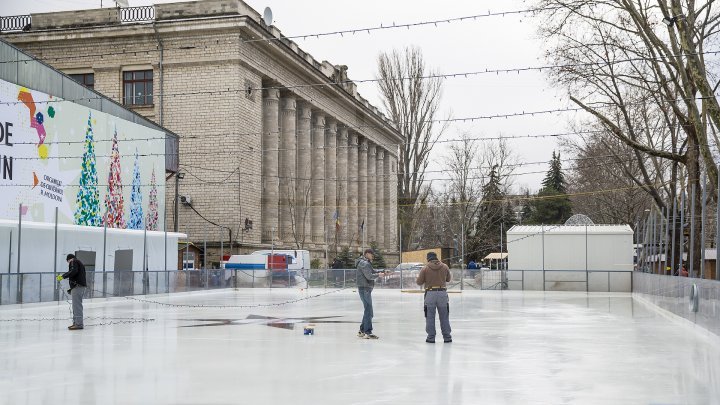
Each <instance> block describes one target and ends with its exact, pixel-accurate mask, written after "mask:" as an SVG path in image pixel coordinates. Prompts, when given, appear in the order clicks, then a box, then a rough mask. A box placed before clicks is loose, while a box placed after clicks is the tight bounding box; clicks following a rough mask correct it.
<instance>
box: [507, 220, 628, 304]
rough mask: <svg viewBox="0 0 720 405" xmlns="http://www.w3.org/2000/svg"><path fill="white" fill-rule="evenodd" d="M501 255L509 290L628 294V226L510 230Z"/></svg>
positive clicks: (530, 227)
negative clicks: (504, 256)
mask: <svg viewBox="0 0 720 405" xmlns="http://www.w3.org/2000/svg"><path fill="white" fill-rule="evenodd" d="M507 249H508V276H507V278H508V288H509V289H523V290H560V291H590V292H593V291H623V292H630V291H631V288H632V270H633V231H632V229H631V228H630V226H629V225H516V226H513V227H512V228H510V229H509V230H508V231H507Z"/></svg>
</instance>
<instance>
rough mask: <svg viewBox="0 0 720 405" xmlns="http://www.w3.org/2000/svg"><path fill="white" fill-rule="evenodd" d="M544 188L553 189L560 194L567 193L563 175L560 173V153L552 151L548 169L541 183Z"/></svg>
mask: <svg viewBox="0 0 720 405" xmlns="http://www.w3.org/2000/svg"><path fill="white" fill-rule="evenodd" d="M542 185H543V187H544V188H548V189H550V188H551V189H553V190H555V191H557V192H558V193H560V194H565V193H567V187H566V186H567V183H566V182H565V174H564V173H563V172H562V163H561V162H560V153H557V154H556V153H555V151H553V155H552V160H551V161H550V168H549V169H548V172H547V174H546V175H545V178H544V179H543V181H542Z"/></svg>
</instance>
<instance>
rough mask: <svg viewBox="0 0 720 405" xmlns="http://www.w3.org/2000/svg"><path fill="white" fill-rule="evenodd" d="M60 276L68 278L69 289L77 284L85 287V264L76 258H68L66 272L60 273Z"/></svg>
mask: <svg viewBox="0 0 720 405" xmlns="http://www.w3.org/2000/svg"><path fill="white" fill-rule="evenodd" d="M62 278H67V279H69V280H70V289H71V290H72V289H73V288H75V287H77V286H81V287H87V282H86V281H85V265H84V264H82V262H81V261H80V260H78V259H77V258H75V259H72V260H70V263H68V272H67V273H65V274H63V275H62Z"/></svg>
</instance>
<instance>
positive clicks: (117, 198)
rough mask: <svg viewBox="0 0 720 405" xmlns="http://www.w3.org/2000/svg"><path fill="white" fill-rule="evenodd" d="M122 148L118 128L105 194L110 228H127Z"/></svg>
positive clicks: (107, 223)
mask: <svg viewBox="0 0 720 405" xmlns="http://www.w3.org/2000/svg"><path fill="white" fill-rule="evenodd" d="M120 173H121V171H120V150H119V148H118V140H117V129H116V130H115V134H114V135H113V139H112V153H111V154H110V173H108V186H107V194H106V195H105V225H107V226H108V227H110V228H125V218H124V209H125V208H124V207H123V194H122V178H121V177H120Z"/></svg>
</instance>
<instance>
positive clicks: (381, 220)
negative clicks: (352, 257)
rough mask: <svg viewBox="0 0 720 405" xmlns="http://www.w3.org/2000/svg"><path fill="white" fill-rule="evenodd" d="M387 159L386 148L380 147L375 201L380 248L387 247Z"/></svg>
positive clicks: (377, 161)
mask: <svg viewBox="0 0 720 405" xmlns="http://www.w3.org/2000/svg"><path fill="white" fill-rule="evenodd" d="M384 161H385V150H383V149H381V148H378V152H377V159H376V160H375V178H376V179H377V180H376V181H375V194H376V196H375V201H377V208H376V209H375V216H376V218H377V221H375V226H376V228H377V229H376V235H377V236H376V240H377V243H378V247H379V248H380V249H385V183H387V176H385V172H384V168H383V162H384Z"/></svg>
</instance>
